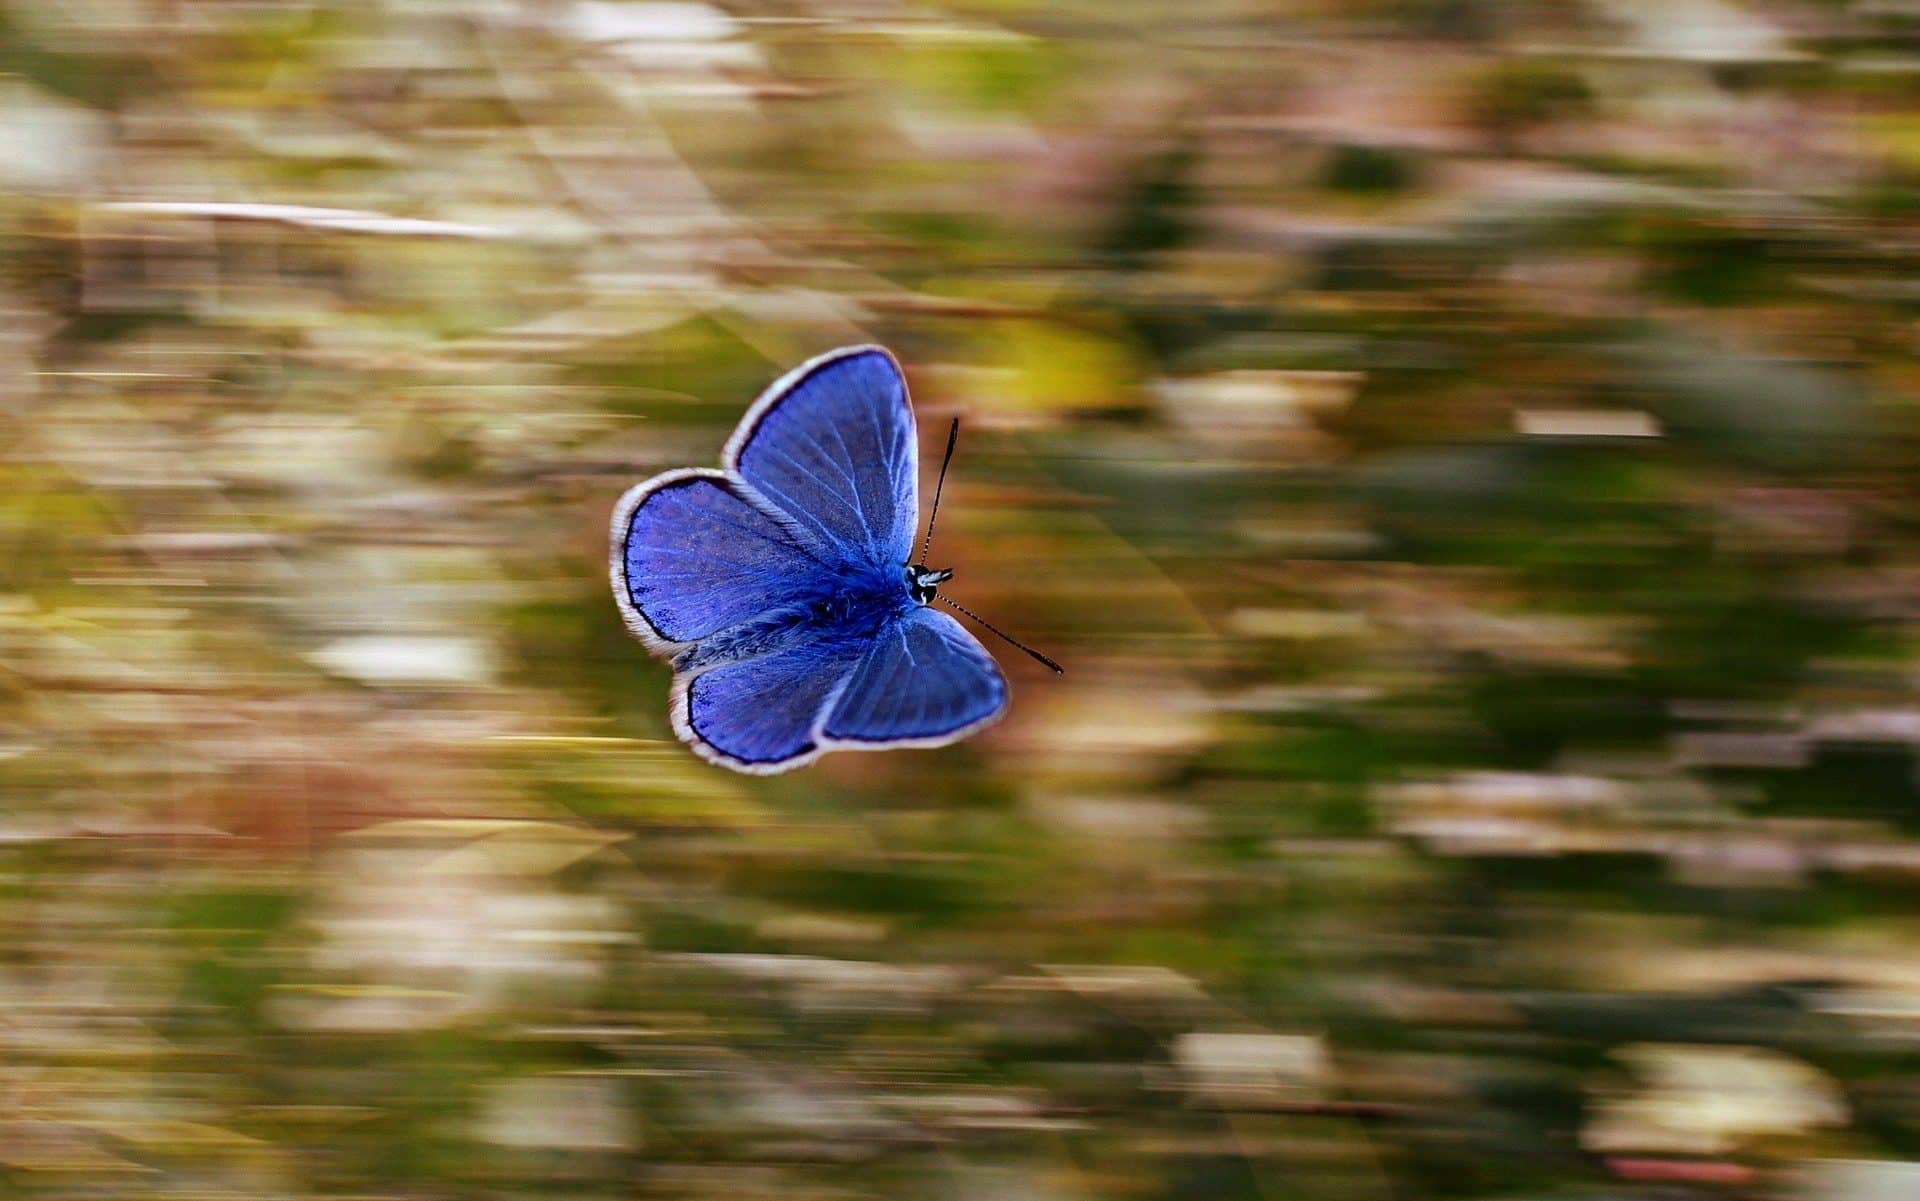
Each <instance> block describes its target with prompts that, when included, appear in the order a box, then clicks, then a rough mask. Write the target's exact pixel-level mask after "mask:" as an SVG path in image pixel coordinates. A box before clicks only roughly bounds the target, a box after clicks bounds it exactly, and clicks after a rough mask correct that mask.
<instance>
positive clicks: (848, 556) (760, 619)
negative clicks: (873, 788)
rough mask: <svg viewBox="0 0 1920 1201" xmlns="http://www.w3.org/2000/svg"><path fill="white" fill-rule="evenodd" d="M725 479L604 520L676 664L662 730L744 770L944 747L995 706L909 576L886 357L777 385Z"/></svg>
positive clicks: (983, 672) (913, 481)
mask: <svg viewBox="0 0 1920 1201" xmlns="http://www.w3.org/2000/svg"><path fill="white" fill-rule="evenodd" d="M721 461H722V464H723V467H722V469H720V470H717V471H716V470H712V469H701V468H687V469H681V470H677V471H669V472H666V473H665V474H663V475H658V476H655V477H654V478H653V479H651V480H648V481H646V482H645V483H643V484H640V485H638V486H636V487H634V488H632V489H630V490H629V491H628V492H627V494H626V495H625V496H623V497H622V498H621V499H620V502H619V504H618V505H616V506H615V509H614V515H613V529H612V551H611V555H610V563H609V567H610V573H611V576H612V582H613V590H614V597H615V600H616V602H617V603H618V604H619V606H620V611H621V614H622V616H623V617H624V618H625V619H626V622H627V625H628V627H629V628H630V629H631V630H632V631H633V633H634V634H635V635H636V636H637V637H639V638H640V640H641V641H642V642H643V643H645V644H646V646H647V647H648V648H649V649H651V650H653V651H654V652H655V653H657V654H660V655H662V656H663V657H665V658H667V659H668V660H669V661H670V662H671V663H672V664H673V667H674V688H673V695H672V702H671V709H670V713H671V716H672V719H673V725H674V730H675V732H676V733H678V734H679V735H680V737H681V738H683V739H685V740H686V741H687V743H688V744H689V745H690V746H692V747H693V749H694V750H695V751H696V752H698V753H699V754H701V755H702V756H703V757H705V758H707V759H709V760H711V761H712V762H715V763H719V764H721V765H723V766H726V767H730V768H734V769H735V770H739V771H746V772H754V773H768V772H776V771H785V770H787V769H789V768H792V767H797V766H799V765H801V764H803V763H808V762H811V761H812V760H813V759H814V758H817V757H818V756H819V755H821V754H823V753H825V752H826V751H829V750H849V749H852V750H858V749H865V750H873V749H885V748H888V747H902V746H937V745H940V744H943V743H947V742H952V741H954V740H955V739H958V738H963V737H965V736H967V735H968V734H971V733H973V732H974V731H975V730H978V729H979V728H981V727H982V726H984V725H986V724H988V723H990V722H992V721H993V720H995V719H997V718H998V717H999V716H1000V715H1001V714H1002V713H1003V712H1004V711H1005V709H1006V704H1007V697H1008V689H1007V683H1006V679H1005V677H1004V676H1003V675H1002V674H1001V673H1000V669H999V667H998V665H997V664H995V663H994V661H993V657H992V656H991V655H989V654H988V653H987V651H986V649H985V648H984V647H982V646H981V645H980V644H979V642H978V641H977V640H975V639H974V637H973V636H972V635H971V634H969V633H967V631H966V630H965V629H963V628H962V627H961V626H960V625H959V623H958V622H956V621H955V620H954V619H953V618H952V617H950V616H948V615H947V614H946V613H943V612H941V611H939V610H937V609H934V608H931V607H929V606H930V602H932V601H933V599H934V597H935V593H936V590H937V588H938V586H939V585H940V584H941V583H943V582H944V581H946V580H947V579H948V578H950V577H951V576H952V572H951V571H948V570H945V569H932V568H928V567H927V566H926V565H925V564H924V563H913V562H912V561H911V559H912V557H913V555H912V551H913V535H914V531H915V526H916V524H917V521H918V507H919V504H918V501H919V479H918V474H919V449H918V443H917V437H916V431H915V426H914V419H913V410H912V408H911V406H910V404H909V402H908V399H907V393H906V382H905V379H904V377H903V376H902V374H901V372H900V368H899V365H898V364H897V363H896V362H895V361H894V359H893V357H892V355H890V354H888V353H887V352H886V351H885V350H883V349H881V348H880V347H876V346H858V347H848V348H846V349H843V350H837V351H833V352H830V353H828V354H825V355H822V356H820V357H819V358H816V359H813V360H811V361H809V362H807V363H805V364H802V365H801V366H800V367H799V368H796V369H795V370H794V371H792V372H789V373H788V374H787V375H786V376H783V377H782V378H781V379H780V380H779V381H777V382H776V383H775V384H774V385H773V386H772V387H771V388H769V389H768V390H767V391H766V393H764V394H763V395H762V396H761V397H760V399H759V400H757V401H755V402H754V404H753V406H752V407H751V408H749V409H748V411H747V414H746V416H745V417H744V418H742V419H741V422H740V425H739V427H738V428H737V429H736V430H735V431H734V434H733V436H732V438H730V439H729V440H728V442H727V444H726V447H725V449H724V451H723V452H722V456H721Z"/></svg>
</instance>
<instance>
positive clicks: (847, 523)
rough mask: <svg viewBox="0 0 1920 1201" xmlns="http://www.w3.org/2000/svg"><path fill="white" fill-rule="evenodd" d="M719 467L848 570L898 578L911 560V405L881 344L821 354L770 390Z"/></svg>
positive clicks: (915, 467) (915, 466) (914, 499)
mask: <svg viewBox="0 0 1920 1201" xmlns="http://www.w3.org/2000/svg"><path fill="white" fill-rule="evenodd" d="M725 461H726V463H727V465H728V466H729V467H732V468H733V469H734V470H735V471H737V472H738V473H739V474H740V477H741V478H742V479H744V480H745V481H746V482H747V483H748V484H750V485H751V486H752V487H753V488H754V490H755V491H757V492H759V493H760V495H762V496H763V497H765V498H766V499H767V500H768V501H770V502H772V504H773V505H774V506H775V507H777V508H778V509H780V510H781V511H782V512H784V513H787V514H789V515H790V516H791V517H792V518H793V521H794V523H795V524H796V525H798V526H800V527H802V528H803V529H804V530H806V532H807V533H809V534H811V535H813V536H814V537H816V538H818V539H819V540H820V542H821V543H822V544H823V545H824V546H825V547H827V548H830V549H831V550H832V551H833V552H835V553H837V554H838V555H840V556H842V557H843V558H844V559H845V560H846V561H847V562H848V563H849V564H850V565H859V566H862V567H868V568H890V569H891V570H893V571H896V572H897V571H898V570H899V569H900V568H901V567H902V566H904V565H905V564H906V562H907V560H908V557H909V556H910V555H911V554H912V551H913V534H914V524H915V522H916V520H917V514H918V507H919V478H918V477H919V469H920V458H919V448H918V445H917V442H916V439H915V436H914V423H913V408H912V406H911V405H910V404H909V403H908V401H907V383H906V379H905V377H904V376H902V375H901V373H900V365H899V364H898V363H896V362H895V361H894V358H893V356H892V355H891V354H888V353H887V352H886V351H885V350H883V349H882V348H880V347H878V346H855V347H849V348H846V349H843V350H836V351H833V352H831V353H829V354H825V355H821V356H820V357H819V358H817V359H813V360H811V361H810V362H808V363H806V364H804V365H802V366H801V367H799V368H797V369H796V370H794V371H792V372H790V373H789V374H788V375H787V376H785V377H784V378H782V379H781V380H780V381H779V382H777V383H775V384H774V385H773V387H771V388H769V389H767V392H766V394H765V395H763V396H762V397H761V398H760V399H759V400H758V401H756V402H755V403H754V406H753V408H752V409H750V410H748V412H747V415H746V417H745V418H744V419H743V420H742V421H741V422H740V428H739V429H738V430H736V431H735V432H734V435H733V438H732V439H731V440H729V441H728V443H727V449H726V455H725Z"/></svg>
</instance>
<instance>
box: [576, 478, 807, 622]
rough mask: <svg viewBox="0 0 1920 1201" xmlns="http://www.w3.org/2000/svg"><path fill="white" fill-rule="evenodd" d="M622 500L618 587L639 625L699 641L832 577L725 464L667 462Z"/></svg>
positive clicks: (625, 607) (618, 528)
mask: <svg viewBox="0 0 1920 1201" xmlns="http://www.w3.org/2000/svg"><path fill="white" fill-rule="evenodd" d="M622 508H624V509H626V510H627V511H626V513H625V520H624V523H623V522H622V521H621V515H620V514H618V513H616V515H615V531H614V532H615V537H616V539H618V541H619V544H620V545H619V555H618V556H617V559H616V562H615V564H614V567H615V573H614V576H615V578H614V591H615V593H616V594H617V595H619V596H620V597H622V598H623V600H624V601H625V603H624V604H623V605H622V606H621V608H622V611H623V612H628V613H629V618H628V624H629V625H633V624H634V621H633V619H634V618H635V617H637V618H638V619H639V622H640V624H639V625H637V626H635V633H639V634H642V635H643V636H644V635H648V634H650V635H651V636H652V638H653V639H655V640H658V641H659V642H672V643H686V642H694V641H697V640H699V639H702V638H706V637H708V636H710V635H712V634H716V633H719V632H721V631H723V630H726V629H729V628H731V627H734V626H737V625H740V624H742V623H744V622H748V621H751V620H753V619H754V618H755V617H757V616H759V615H760V614H762V613H765V612H767V611H769V610H773V609H777V608H780V607H782V606H786V605H791V604H793V603H796V602H797V601H798V600H799V599H801V598H802V597H804V596H805V595H806V593H807V592H808V591H809V590H810V589H812V588H815V587H816V586H817V587H825V586H827V581H826V576H827V569H826V568H825V567H824V566H822V564H821V563H820V562H819V560H818V559H817V558H816V557H815V556H814V554H813V553H811V552H810V551H809V550H808V549H807V548H806V547H804V546H803V545H801V540H800V538H799V537H797V536H796V535H795V534H794V533H793V532H791V531H790V530H788V529H787V528H786V527H784V526H783V525H782V524H781V523H780V522H779V521H778V520H776V519H775V518H773V517H771V516H769V515H768V514H767V513H765V512H762V511H761V510H760V509H759V508H758V507H756V506H755V505H754V504H753V502H752V501H751V500H749V499H747V497H746V496H745V495H744V494H743V490H742V489H741V487H740V485H739V484H738V483H737V482H735V481H732V480H730V479H728V478H727V477H726V476H724V475H722V474H721V473H719V472H692V471H688V472H669V473H668V474H667V475H665V476H660V477H658V478H656V479H655V480H652V481H649V483H647V484H645V485H642V486H641V488H639V489H635V490H634V492H633V493H629V494H628V501H627V503H625V504H623V505H622ZM623 524H624V530H623V529H622V528H621V527H622V525H623Z"/></svg>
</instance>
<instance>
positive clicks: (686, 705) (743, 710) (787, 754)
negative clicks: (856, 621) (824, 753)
mask: <svg viewBox="0 0 1920 1201" xmlns="http://www.w3.org/2000/svg"><path fill="white" fill-rule="evenodd" d="M860 651H861V648H860V647H858V646H857V645H852V644H848V643H845V642H839V643H834V642H806V643H800V644H797V645H794V646H790V647H787V648H785V649H783V650H779V651H775V652H773V653H772V654H768V655H763V656H760V657H759V658H754V659H746V660H742V661H740V662H738V663H728V664H724V665H722V666H719V667H714V668H711V669H709V670H707V671H703V672H700V673H698V674H696V675H692V676H682V677H680V678H679V679H678V680H676V683H675V701H674V708H673V719H674V728H675V730H676V732H678V733H679V735H680V736H681V737H682V738H684V739H685V740H686V741H687V742H688V743H689V744H691V745H692V746H693V747H694V748H695V749H696V750H699V751H700V752H701V754H702V755H704V756H705V757H706V758H708V759H712V760H714V761H715V762H718V763H721V764H723V765H725V766H727V767H731V768H734V769H736V770H739V771H749V772H762V773H764V772H774V771H784V770H785V769H787V768H789V767H796V766H798V765H799V764H801V763H805V762H807V761H808V760H810V759H812V758H813V757H814V756H815V755H817V754H819V753H820V749H821V747H820V742H819V735H818V727H819V724H820V715H821V712H822V711H823V710H824V709H825V708H826V706H827V704H828V703H829V702H830V701H831V700H832V698H833V695H834V694H835V692H836V691H838V689H839V688H840V686H841V684H842V682H844V681H845V680H846V678H847V673H848V672H850V671H851V670H853V665H854V663H855V662H856V661H857V660H858V659H859V656H860Z"/></svg>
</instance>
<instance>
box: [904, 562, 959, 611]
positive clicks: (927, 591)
mask: <svg viewBox="0 0 1920 1201" xmlns="http://www.w3.org/2000/svg"><path fill="white" fill-rule="evenodd" d="M952 578H953V571H952V570H951V569H949V568H945V567H942V568H938V569H935V568H931V567H920V566H912V567H908V568H907V595H909V596H911V597H913V599H914V603H915V604H921V605H925V604H929V603H931V602H932V600H933V597H934V594H935V593H936V592H938V591H939V590H940V585H942V584H944V583H946V582H947V581H948V580H950V579H952Z"/></svg>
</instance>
